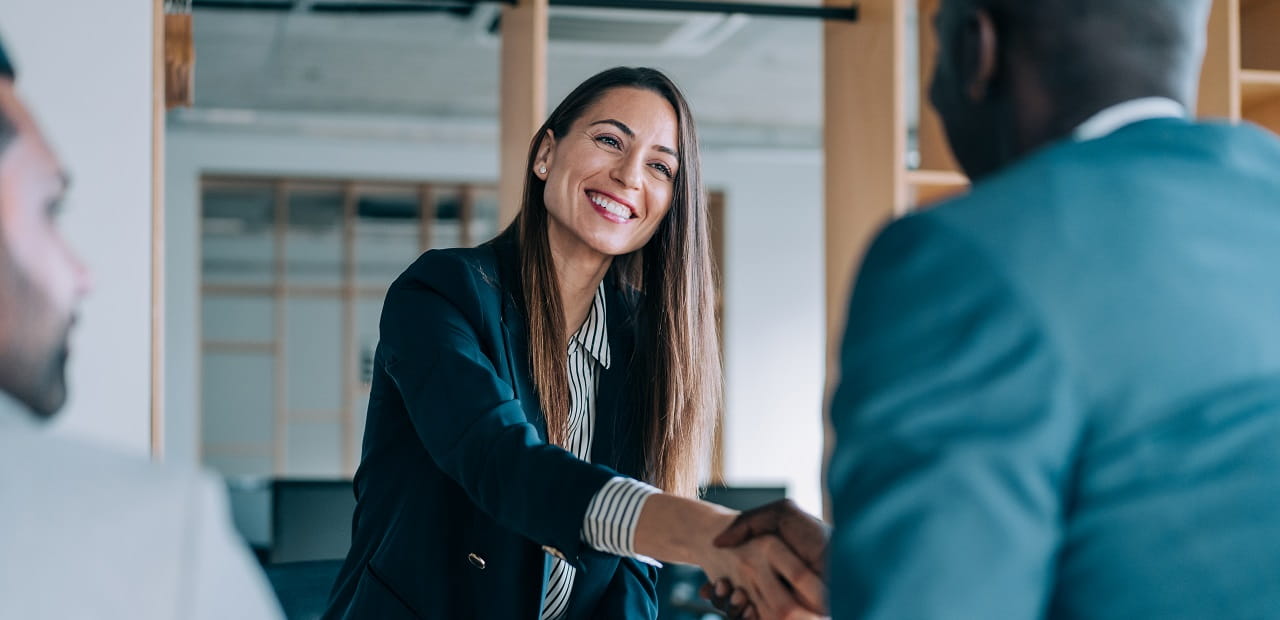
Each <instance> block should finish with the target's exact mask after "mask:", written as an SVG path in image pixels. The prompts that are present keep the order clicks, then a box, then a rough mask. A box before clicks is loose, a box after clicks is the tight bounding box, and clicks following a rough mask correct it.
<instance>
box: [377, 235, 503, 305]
mask: <svg viewBox="0 0 1280 620" xmlns="http://www.w3.org/2000/svg"><path fill="white" fill-rule="evenodd" d="M497 263H498V261H497V257H496V255H495V254H494V251H493V249H492V248H489V247H487V246H480V247H476V248H450V249H444V250H428V251H427V252H425V253H423V254H422V256H419V257H418V259H417V260H416V261H414V262H413V264H412V265H409V268H408V269H405V271H404V273H402V274H400V277H398V278H396V281H395V282H394V283H392V285H391V288H392V290H393V291H394V290H395V289H406V288H407V289H413V288H428V289H431V290H434V291H435V292H437V293H439V294H441V295H443V296H445V297H446V298H449V299H455V298H457V297H458V296H463V295H467V294H477V293H483V292H485V291H486V290H491V291H493V292H497V291H498V289H499V288H500V286H499V277H498V264H497Z"/></svg>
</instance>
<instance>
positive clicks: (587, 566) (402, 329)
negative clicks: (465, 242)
mask: <svg viewBox="0 0 1280 620" xmlns="http://www.w3.org/2000/svg"><path fill="white" fill-rule="evenodd" d="M609 284H610V285H609V286H606V290H607V292H608V294H609V295H610V297H609V300H608V307H609V316H608V319H607V320H608V324H609V347H610V350H611V351H612V357H613V360H614V363H613V364H612V366H610V368H609V369H608V370H605V371H603V372H602V373H601V376H600V385H599V388H598V398H597V403H596V404H597V406H596V416H597V418H596V419H597V425H596V429H595V431H594V432H595V436H594V442H593V445H592V459H591V460H592V462H591V463H587V462H585V461H582V460H579V459H577V458H576V457H574V456H573V455H572V454H570V453H569V452H566V451H565V450H562V449H561V448H559V447H557V446H554V445H550V444H548V443H546V423H545V421H544V419H543V416H542V410H541V409H540V407H539V406H538V398H537V395H536V393H535V392H534V388H533V383H532V379H531V375H530V374H529V368H528V363H529V355H528V342H527V337H526V323H525V318H524V316H525V314H524V309H523V301H522V299H523V298H522V296H521V292H520V291H521V288H520V269H519V262H518V255H517V253H516V249H515V246H514V244H513V243H510V242H508V241H506V240H503V239H499V240H498V241H495V242H491V243H489V244H486V245H484V246H481V247H479V248H474V249H456V250H434V251H431V252H427V253H426V254H424V255H423V256H422V257H421V258H419V259H418V261H417V262H415V263H414V264H413V265H412V266H410V267H409V268H408V269H407V270H406V271H405V272H404V274H403V275H401V276H400V277H399V278H398V279H397V280H396V281H395V283H394V284H392V285H391V289H390V291H389V292H388V293H387V299H386V303H385V304H384V306H383V310H382V321H381V325H380V330H381V340H380V341H379V343H378V348H377V352H376V354H375V356H374V372H373V385H372V387H371V391H370V395H369V413H368V417H367V421H366V423H365V435H364V448H363V455H362V457H361V462H360V468H359V470H358V471H357V472H356V477H355V492H356V510H355V515H354V519H353V524H352V542H351V551H350V553H349V554H348V555H347V559H346V562H345V563H344V565H343V567H342V569H341V572H340V573H339V576H338V580H337V583H336V584H335V585H334V590H333V594H332V596H331V601H330V608H329V611H328V613H327V614H326V617H327V618H350V619H357V618H361V619H362V618H369V619H377V620H396V619H401V618H450V619H452V618H468V619H472V618H474V619H480V618H492V619H494V620H517V619H525V620H536V619H537V618H538V617H539V611H540V609H541V602H542V596H543V590H544V588H545V583H546V577H547V573H548V571H549V569H550V562H551V557H552V554H554V555H556V556H559V557H562V558H565V559H566V560H567V561H568V562H569V563H571V564H572V565H574V566H575V567H577V568H578V574H577V577H576V579H575V580H574V588H573V593H572V595H571V598H570V611H569V618H570V619H571V620H581V619H586V618H654V617H656V616H657V594H656V589H655V588H656V580H657V569H655V568H653V567H651V566H648V565H645V564H642V563H641V562H639V561H637V560H633V559H622V558H618V557H617V556H612V555H608V554H604V553H601V552H598V551H595V550H593V549H591V548H589V547H587V546H585V545H584V544H583V543H582V542H581V539H580V536H581V530H582V523H583V519H584V517H585V515H586V509H587V505H588V503H589V502H590V500H591V498H592V497H593V496H594V495H595V494H596V492H597V491H599V490H600V488H601V487H602V486H604V484H605V482H607V481H608V480H609V479H610V478H612V477H614V476H616V475H619V472H620V473H622V474H625V475H630V476H632V477H639V475H640V472H641V470H642V467H641V462H642V458H643V457H642V450H641V445H640V439H639V438H640V437H641V436H642V433H641V430H642V429H641V428H640V425H639V424H638V423H637V421H636V420H634V419H633V417H632V416H631V415H630V414H631V412H632V411H634V409H633V408H630V407H627V406H626V403H627V402H634V401H628V399H627V397H626V390H627V389H628V383H627V378H628V377H629V372H628V371H629V369H630V367H631V362H632V352H633V351H634V349H635V345H634V342H635V334H634V328H635V323H634V321H633V320H631V319H632V317H633V316H634V311H633V308H634V299H633V296H631V295H624V294H623V292H622V291H621V290H619V288H618V287H616V286H612V279H610V280H609Z"/></svg>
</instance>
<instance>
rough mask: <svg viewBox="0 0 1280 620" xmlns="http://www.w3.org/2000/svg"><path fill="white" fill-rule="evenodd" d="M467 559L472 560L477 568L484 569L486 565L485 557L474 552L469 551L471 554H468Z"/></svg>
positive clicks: (472, 563)
mask: <svg viewBox="0 0 1280 620" xmlns="http://www.w3.org/2000/svg"><path fill="white" fill-rule="evenodd" d="M467 561H469V562H471V565H472V566H474V567H476V568H478V569H480V570H484V567H485V565H486V564H485V561H484V558H482V557H480V556H478V555H476V554H474V553H469V554H467Z"/></svg>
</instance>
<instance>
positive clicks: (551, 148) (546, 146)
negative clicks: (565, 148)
mask: <svg viewBox="0 0 1280 620" xmlns="http://www.w3.org/2000/svg"><path fill="white" fill-rule="evenodd" d="M555 150H556V135H555V133H554V132H552V131H551V130H550V129H548V130H547V133H546V135H544V136H542V143H541V144H539V145H538V155H537V156H536V157H534V158H533V174H534V176H536V177H538V178H539V179H542V180H543V181H546V180H547V175H548V174H550V172H551V160H552V159H554V153H555Z"/></svg>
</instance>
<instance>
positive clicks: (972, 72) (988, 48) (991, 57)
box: [960, 8, 1001, 103]
mask: <svg viewBox="0 0 1280 620" xmlns="http://www.w3.org/2000/svg"><path fill="white" fill-rule="evenodd" d="M966 21H967V23H966V24H965V27H964V29H963V30H962V31H961V35H960V53H961V58H962V62H961V63H960V70H961V71H962V72H963V73H962V75H961V76H960V78H961V80H962V82H961V83H962V84H964V89H965V94H966V95H968V97H969V100H970V101H972V102H973V103H982V102H984V101H986V100H987V97H988V96H989V95H990V92H991V84H992V82H994V81H995V79H996V73H997V72H998V71H999V67H1000V65H999V61H998V59H999V55H1000V49H999V46H1000V43H1001V42H1000V40H999V37H998V36H997V34H996V25H995V20H994V19H992V17H991V13H990V11H988V10H987V9H983V8H975V9H974V10H973V13H972V14H970V15H969V17H968V18H967V20H966Z"/></svg>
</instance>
